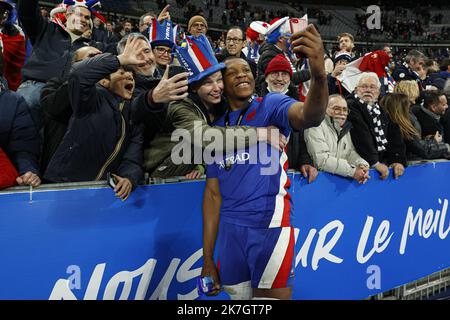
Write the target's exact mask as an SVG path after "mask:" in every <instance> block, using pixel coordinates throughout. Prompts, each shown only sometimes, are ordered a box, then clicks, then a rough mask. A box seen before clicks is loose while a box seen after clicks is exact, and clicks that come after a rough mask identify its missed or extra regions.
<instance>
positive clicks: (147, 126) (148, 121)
mask: <svg viewBox="0 0 450 320" xmlns="http://www.w3.org/2000/svg"><path fill="white" fill-rule="evenodd" d="M159 75H160V74H159V71H157V70H156V71H155V73H154V76H153V77H145V76H142V75H136V77H135V78H136V88H135V89H134V93H133V102H132V103H131V110H132V119H133V122H134V123H136V124H142V125H143V127H144V149H146V148H148V147H149V145H150V142H151V141H152V140H153V138H154V137H155V136H156V134H157V133H158V132H159V130H160V129H161V128H162V126H163V123H164V121H165V120H166V117H167V104H162V103H155V102H153V100H152V99H151V98H150V97H151V95H152V93H153V89H154V88H155V87H156V86H157V85H158V84H159V82H160V81H161V79H160V77H159Z"/></svg>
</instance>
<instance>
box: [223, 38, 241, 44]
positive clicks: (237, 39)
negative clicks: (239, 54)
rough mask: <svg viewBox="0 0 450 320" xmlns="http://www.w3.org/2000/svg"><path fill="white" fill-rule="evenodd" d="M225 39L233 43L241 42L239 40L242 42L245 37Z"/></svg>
mask: <svg viewBox="0 0 450 320" xmlns="http://www.w3.org/2000/svg"><path fill="white" fill-rule="evenodd" d="M225 41H226V42H229V43H231V42H234V43H239V42H242V41H244V40H243V39H239V38H226V40H225Z"/></svg>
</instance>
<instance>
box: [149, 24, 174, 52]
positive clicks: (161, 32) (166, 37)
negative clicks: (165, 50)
mask: <svg viewBox="0 0 450 320" xmlns="http://www.w3.org/2000/svg"><path fill="white" fill-rule="evenodd" d="M177 30H178V26H175V27H174V26H173V22H172V21H170V20H164V21H163V22H162V23H159V22H158V20H157V19H153V20H152V25H151V26H150V29H149V39H150V44H151V46H152V48H154V47H155V46H166V47H169V48H172V47H173V46H174V45H175V43H176V36H177Z"/></svg>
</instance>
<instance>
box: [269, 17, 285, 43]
mask: <svg viewBox="0 0 450 320" xmlns="http://www.w3.org/2000/svg"><path fill="white" fill-rule="evenodd" d="M281 36H286V37H290V36H291V30H290V26H289V17H284V18H281V19H279V20H278V21H276V22H274V23H273V24H271V25H270V26H269V28H268V29H267V33H266V39H267V42H268V43H276V42H277V41H278V38H279V37H281Z"/></svg>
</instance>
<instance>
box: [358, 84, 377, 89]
mask: <svg viewBox="0 0 450 320" xmlns="http://www.w3.org/2000/svg"><path fill="white" fill-rule="evenodd" d="M359 87H360V88H361V89H370V90H378V87H377V86H376V85H370V86H369V85H367V84H363V85H361V86H359Z"/></svg>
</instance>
